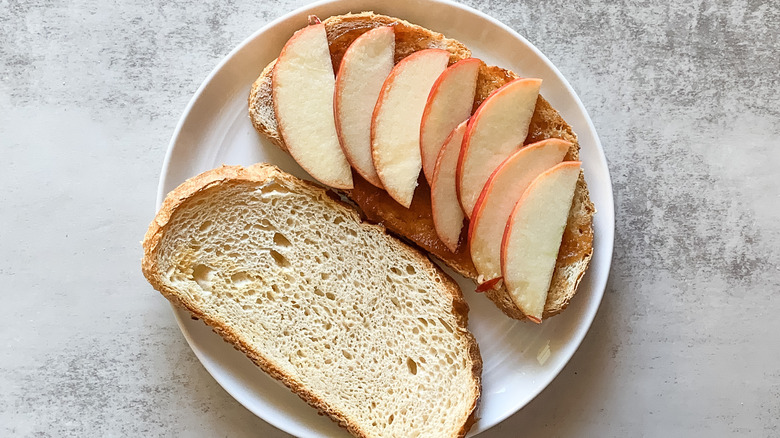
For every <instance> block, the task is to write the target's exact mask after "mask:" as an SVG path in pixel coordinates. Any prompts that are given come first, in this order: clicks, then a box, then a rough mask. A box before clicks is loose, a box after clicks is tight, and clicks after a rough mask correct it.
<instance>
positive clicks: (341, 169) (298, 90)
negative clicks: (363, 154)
mask: <svg viewBox="0 0 780 438" xmlns="http://www.w3.org/2000/svg"><path fill="white" fill-rule="evenodd" d="M318 21H319V20H316V19H315V20H312V19H311V18H310V22H314V23H316V22H318ZM272 74H273V78H272V81H273V85H272V87H271V92H272V95H273V102H274V111H275V112H276V121H277V123H278V125H279V132H280V133H281V135H282V138H283V139H284V143H285V145H287V150H288V151H289V152H290V155H292V157H293V159H295V161H296V162H297V163H298V164H299V165H300V166H301V167H302V168H303V169H304V170H306V171H307V172H309V174H310V175H311V176H312V177H314V178H315V179H316V180H318V181H320V182H321V183H323V184H326V185H329V186H331V187H335V188H339V189H351V188H352V169H351V168H350V166H349V162H347V158H346V157H345V156H344V152H343V151H342V149H341V145H340V144H339V140H338V135H337V134H336V122H335V119H334V116H333V91H334V88H335V82H336V79H335V76H334V74H333V64H332V62H331V58H330V51H329V50H328V38H327V35H326V33H325V25H323V24H322V23H318V24H311V25H309V26H307V27H305V28H303V29H301V30H299V31H297V32H295V34H293V36H292V38H290V39H289V40H288V41H287V43H286V44H285V45H284V48H283V49H282V52H281V53H280V54H279V58H278V59H277V60H276V64H275V65H274V69H273V73H272Z"/></svg>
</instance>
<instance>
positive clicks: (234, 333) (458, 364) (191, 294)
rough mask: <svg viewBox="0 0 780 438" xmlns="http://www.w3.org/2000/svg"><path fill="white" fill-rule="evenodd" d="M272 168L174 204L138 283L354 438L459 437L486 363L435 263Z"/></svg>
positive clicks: (161, 219) (153, 234)
mask: <svg viewBox="0 0 780 438" xmlns="http://www.w3.org/2000/svg"><path fill="white" fill-rule="evenodd" d="M329 195H330V194H329V193H328V192H326V191H325V190H324V189H322V188H320V187H319V186H316V185H314V184H312V183H308V182H304V181H301V180H299V179H297V178H295V177H293V176H291V175H288V174H286V173H284V172H282V171H280V170H279V169H277V168H276V167H274V166H271V165H268V164H256V165H254V166H251V167H248V168H242V167H239V166H234V167H227V166H223V167H221V168H218V169H214V170H211V171H208V172H205V173H203V174H201V175H198V176H196V177H194V178H192V179H190V180H188V181H186V182H185V183H183V184H182V185H181V186H179V187H178V188H176V189H175V190H173V191H172V192H171V193H170V194H168V196H167V198H166V199H165V202H164V203H163V205H162V207H161V209H160V211H159V213H158V214H157V217H156V218H155V219H154V221H153V222H152V224H151V225H150V226H149V230H148V231H147V233H146V236H145V238H144V242H143V247H144V258H143V272H144V275H145V276H146V278H147V279H148V280H149V282H150V283H151V284H152V285H153V286H154V287H155V289H157V290H159V291H160V292H162V294H163V295H165V297H166V298H168V299H169V300H170V301H171V302H172V303H174V304H176V305H178V306H180V307H183V308H184V309H186V310H188V311H189V312H190V313H191V314H192V316H193V317H195V318H198V319H201V320H203V321H204V322H205V323H206V324H208V325H209V326H211V327H212V328H213V330H214V331H215V332H216V333H218V334H220V335H221V336H222V337H223V338H224V339H225V340H226V341H227V342H229V343H231V344H233V345H234V346H235V347H236V348H237V349H239V350H240V351H243V352H244V353H245V354H246V355H247V356H248V357H249V358H250V359H251V360H252V361H253V362H254V363H255V364H257V366H259V367H260V368H262V369H263V370H264V371H266V372H267V373H268V374H270V375H271V376H273V377H275V378H277V379H279V380H280V381H281V382H282V383H284V384H285V385H287V386H288V387H289V388H290V389H292V390H293V391H294V392H295V393H296V394H298V395H299V396H300V397H301V398H302V399H303V400H305V401H306V402H308V403H309V404H310V405H312V406H313V407H315V408H317V409H318V410H319V411H320V412H322V413H324V414H327V415H329V416H330V417H331V418H332V419H333V420H335V421H337V422H338V423H339V424H340V425H341V426H343V427H345V428H347V429H348V430H349V431H350V432H351V433H352V434H354V435H355V436H359V437H377V436H442V437H456V436H464V435H465V433H466V432H467V431H468V429H469V427H470V426H471V424H472V423H473V417H472V414H473V412H474V409H475V407H476V404H477V400H478V398H479V395H480V390H481V387H480V384H481V372H482V361H481V358H480V354H479V349H478V347H477V344H476V341H475V340H474V337H473V336H472V335H471V333H469V331H468V330H467V329H466V325H467V312H468V305H467V304H466V302H465V301H464V299H463V296H462V294H461V292H460V289H459V288H458V286H457V285H456V283H455V282H454V281H453V280H452V279H451V278H449V277H448V276H447V275H446V274H444V273H443V272H442V271H441V270H440V269H439V268H438V267H437V266H436V265H435V264H433V263H432V262H431V261H430V260H429V259H428V258H427V257H425V256H424V255H423V254H421V253H420V252H419V251H417V250H416V249H413V248H411V247H409V246H407V245H405V244H403V243H401V242H400V241H398V240H397V239H395V238H394V237H392V236H389V235H387V234H386V233H385V230H384V228H382V227H381V226H378V225H371V224H367V223H363V222H361V220H360V217H359V216H358V214H357V213H356V212H355V210H354V209H353V208H352V207H349V206H347V205H345V204H343V203H341V202H339V201H335V200H334V199H333V198H332V197H331V196H329Z"/></svg>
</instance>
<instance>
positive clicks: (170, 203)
mask: <svg viewBox="0 0 780 438" xmlns="http://www.w3.org/2000/svg"><path fill="white" fill-rule="evenodd" d="M270 178H274V179H276V180H281V181H288V182H292V183H294V184H296V185H299V186H302V187H305V189H307V190H312V191H320V192H322V193H323V194H327V192H326V190H325V189H324V188H322V187H320V186H319V185H317V184H314V183H311V182H308V181H303V180H299V179H298V178H295V177H294V176H292V175H289V174H287V173H285V172H283V171H281V170H279V169H278V168H277V167H275V166H273V165H270V164H266V163H258V164H255V165H252V166H250V167H247V168H243V167H241V166H222V167H219V168H217V169H212V170H210V171H207V172H204V173H202V174H200V175H197V176H195V177H193V178H190V179H188V180H187V181H185V182H184V183H182V184H181V185H180V186H178V187H177V188H176V189H174V190H173V191H171V192H170V193H169V194H168V196H166V198H165V200H164V202H163V204H162V206H161V207H160V210H159V212H158V213H157V215H156V216H155V218H154V220H153V221H152V223H151V224H150V225H149V229H148V230H147V232H146V234H145V236H144V240H143V250H144V257H143V260H142V263H141V266H142V271H143V274H144V276H145V277H146V279H147V280H148V281H149V283H150V284H151V285H152V286H153V287H154V288H155V289H157V290H158V291H160V293H162V294H163V295H164V296H165V297H166V298H167V299H168V300H169V301H170V302H171V303H173V304H174V305H176V306H178V307H180V308H183V309H185V310H187V311H189V312H190V314H191V316H192V317H193V318H196V319H200V320H201V321H203V322H204V323H206V324H207V325H208V326H210V327H211V328H212V329H213V330H214V332H215V333H217V334H219V335H220V336H222V338H223V339H224V340H225V341H226V342H228V343H230V344H231V345H233V346H234V347H235V348H236V349H238V350H239V351H241V352H243V353H244V354H245V355H246V356H247V357H248V358H249V359H250V360H252V362H254V363H255V364H256V365H257V366H258V367H260V369H262V370H263V371H265V372H266V373H268V374H269V375H270V376H271V377H274V378H275V379H278V380H279V381H280V382H282V383H283V384H284V385H285V386H287V387H288V388H290V390H292V391H293V392H294V393H295V394H297V395H298V396H299V397H300V398H301V399H303V400H304V401H305V402H306V403H308V404H309V405H311V406H312V407H314V408H316V409H317V410H318V411H319V412H321V413H322V414H324V415H328V416H329V417H331V418H332V419H333V420H334V421H335V422H337V423H338V424H339V425H340V426H342V427H344V428H346V429H347V430H348V431H349V432H350V433H352V434H353V435H355V436H357V437H364V436H366V433H365V432H364V431H362V430H361V429H360V425H359V424H356V423H354V422H352V421H350V419H349V418H347V417H346V416H345V415H344V414H343V413H342V412H340V411H338V410H335V409H333V408H331V407H330V406H329V405H328V403H327V402H326V401H325V400H323V399H321V398H320V397H318V396H317V394H314V393H312V392H311V391H309V390H308V389H307V388H306V387H304V386H303V385H301V384H300V383H299V382H298V381H296V380H295V379H293V378H292V377H291V376H289V375H287V374H285V373H284V372H282V371H281V370H280V369H278V368H276V367H275V366H274V365H273V364H272V363H271V362H270V361H268V360H267V359H266V358H265V357H264V356H263V355H262V352H258V351H255V350H253V349H252V348H251V347H250V343H249V342H248V341H247V340H245V339H244V338H243V337H242V336H241V334H240V333H238V332H237V331H235V330H233V328H232V327H230V326H226V325H224V324H222V323H221V322H220V321H217V320H216V319H214V318H212V317H211V316H210V315H208V314H206V313H204V312H202V311H201V310H200V308H199V307H198V305H197V304H196V303H194V302H192V301H190V300H188V299H187V298H186V297H185V296H183V295H181V294H180V293H178V291H176V290H174V289H173V288H170V287H169V286H167V285H166V283H165V282H164V281H163V279H162V277H161V275H162V273H161V272H160V269H159V264H158V257H159V253H158V251H159V250H160V248H159V245H160V242H161V239H162V237H163V235H164V234H165V232H166V230H167V227H168V225H169V223H170V221H171V218H172V217H173V215H174V214H175V212H176V211H177V210H178V209H180V208H182V207H183V206H185V205H186V203H187V202H188V201H190V200H192V199H193V198H195V197H197V196H198V194H199V193H202V192H204V191H206V190H209V189H211V188H214V187H217V186H219V185H221V184H233V185H235V184H242V183H251V184H254V183H262V182H264V181H267V180H268V179H270ZM322 198H323V202H326V203H329V204H330V205H331V206H333V207H334V208H344V209H348V210H349V211H350V213H351V214H352V216H353V217H354V219H355V220H356V221H358V222H360V215H359V214H358V212H357V211H355V209H354V208H353V207H351V206H349V205H347V204H345V203H343V202H341V201H339V200H335V199H333V198H332V197H330V196H327V197H322ZM363 226H364V227H367V228H378V229H381V230H383V231H384V228H383V227H382V226H380V225H373V224H368V223H363ZM398 244H399V245H400V246H401V247H404V248H405V249H407V250H408V252H409V254H410V255H411V256H412V257H413V258H415V259H416V260H417V261H418V263H420V264H421V265H422V266H424V267H425V268H426V269H428V270H429V271H430V272H432V274H433V275H435V276H437V277H438V278H440V279H441V283H440V284H441V286H442V290H443V291H446V293H447V294H449V295H450V296H451V298H452V309H453V310H452V311H453V314H454V315H455V317H456V320H457V322H458V329H459V332H460V333H461V335H462V336H464V337H465V338H466V339H467V341H468V344H469V356H470V357H471V359H472V374H473V380H474V382H475V388H474V390H475V398H474V403H473V404H472V406H471V409H470V410H469V411H468V412H465V413H464V420H463V421H464V423H466V424H467V425H468V426H469V427H470V425H471V423H469V420H468V419H469V418H471V416H472V415H473V413H474V412H475V408H476V405H477V402H478V400H479V397H480V394H481V388H482V386H481V382H482V358H481V356H480V354H479V346H478V345H477V341H476V339H475V338H474V336H473V335H472V334H471V333H470V332H469V331H468V328H467V326H468V311H469V307H468V304H467V303H466V300H465V299H464V297H463V294H462V292H461V290H460V288H459V287H458V285H457V283H456V282H455V281H454V280H453V279H452V278H451V277H450V276H448V275H447V274H446V273H445V272H444V271H442V270H441V269H440V268H439V267H438V266H436V265H435V264H434V263H432V262H431V261H430V259H428V257H426V256H425V255H424V254H423V253H422V252H420V250H418V249H417V248H414V247H410V246H407V245H405V244H403V243H401V242H398ZM467 431H468V428H465V426H464V429H463V430H462V431H461V432H462V433H460V434H459V435H458V436H464V435H465V433H466V432H467Z"/></svg>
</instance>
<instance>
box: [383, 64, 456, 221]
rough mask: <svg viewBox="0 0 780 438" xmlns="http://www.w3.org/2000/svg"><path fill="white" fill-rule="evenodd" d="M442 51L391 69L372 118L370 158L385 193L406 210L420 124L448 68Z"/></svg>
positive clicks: (417, 167) (417, 162) (417, 157)
mask: <svg viewBox="0 0 780 438" xmlns="http://www.w3.org/2000/svg"><path fill="white" fill-rule="evenodd" d="M449 59H450V53H449V52H448V51H446V50H442V49H425V50H420V51H418V52H414V53H412V54H411V55H409V56H407V57H406V58H404V59H402V60H401V61H400V62H398V64H396V65H395V67H393V70H392V71H391V72H390V75H389V76H388V77H387V79H386V80H385V82H384V84H382V90H381V91H380V92H379V98H378V100H377V102H376V106H375V107H374V113H373V115H372V117H371V154H372V157H373V160H374V168H375V169H376V172H377V175H379V180H380V181H381V182H382V185H383V186H384V188H385V190H386V191H387V193H388V194H389V195H390V197H392V198H393V199H395V200H396V201H397V202H398V203H399V204H401V205H403V206H404V207H406V208H409V206H410V205H411V203H412V197H413V196H414V189H415V188H416V187H417V178H418V177H419V175H420V169H421V168H422V160H421V157H420V123H421V121H422V114H423V110H424V109H425V102H426V101H427V99H428V94H429V93H430V91H431V87H433V83H434V82H435V81H436V78H438V77H439V75H440V74H441V72H443V71H444V69H445V68H447V63H448V62H449Z"/></svg>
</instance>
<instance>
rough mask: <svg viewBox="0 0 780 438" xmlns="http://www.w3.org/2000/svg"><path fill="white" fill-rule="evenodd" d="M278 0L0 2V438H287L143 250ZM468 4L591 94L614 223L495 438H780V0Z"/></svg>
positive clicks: (482, 0)
mask: <svg viewBox="0 0 780 438" xmlns="http://www.w3.org/2000/svg"><path fill="white" fill-rule="evenodd" d="M269 3H270V2H258V1H247V0H222V1H214V0H206V1H203V2H200V1H191V2H183V1H173V2H169V1H131V2H103V1H98V0H77V1H73V2H70V1H68V2H66V1H45V0H41V1H32V0H30V1H9V0H0V146H1V147H2V149H0V150H1V151H2V156H1V157H0V163H1V164H0V187H2V189H0V281H2V283H1V286H2V291H1V292H0V293H1V294H2V295H0V345H2V347H1V348H0V436H65V435H72V436H111V435H113V436H172V435H183V436H230V437H241V436H285V434H283V433H281V432H279V431H278V430H276V429H274V428H273V427H271V426H269V425H267V424H266V423H264V422H263V421H262V420H260V419H258V418H257V417H255V416H254V415H252V414H251V413H250V412H249V411H247V410H246V409H244V408H243V407H242V406H240V405H239V404H238V403H237V402H235V401H234V400H233V399H232V398H231V397H230V396H229V395H228V394H226V393H225V392H224V391H223V390H222V389H221V388H220V387H219V386H218V385H217V384H216V383H215V382H214V381H213V380H212V379H211V377H210V376H209V375H208V374H207V373H206V371H205V370H204V369H203V367H202V366H201V365H200V363H199V362H198V361H197V359H196V358H195V356H194V355H193V354H192V352H191V350H190V349H189V347H188V346H187V344H186V342H185V340H184V338H183V337H182V336H181V334H180V332H179V329H178V328H177V326H176V324H175V322H174V320H173V318H172V317H171V312H170V309H169V308H168V306H167V305H166V302H165V301H164V300H163V298H162V297H160V296H159V295H158V294H157V293H156V292H155V291H153V290H152V289H151V288H150V287H149V286H148V285H147V284H146V282H145V280H144V279H143V277H142V276H141V273H140V269H139V259H140V255H141V254H140V247H139V243H138V242H139V240H140V239H141V236H142V235H143V232H144V230H145V228H146V226H147V224H148V222H149V220H150V218H151V217H152V215H153V213H154V197H155V193H156V189H157V179H158V175H159V171H160V166H161V163H162V159H163V156H164V153H165V150H166V147H167V144H168V141H169V139H170V137H171V134H172V132H173V128H174V126H175V125H176V122H177V120H178V118H179V116H180V114H181V112H182V110H183V109H184V107H185V105H186V104H187V102H188V101H189V99H190V97H191V96H192V94H193V93H194V91H195V90H196V89H197V87H198V85H199V84H200V83H201V82H202V81H203V79H204V78H205V77H206V75H207V74H208V73H209V72H210V71H211V69H212V68H213V67H214V66H215V65H216V64H217V62H218V61H219V60H220V59H221V58H222V57H223V56H224V55H226V54H227V53H228V52H229V51H230V50H231V49H232V48H233V47H234V46H235V45H236V44H238V43H239V42H240V41H242V40H243V39H244V38H245V37H247V36H248V35H249V34H251V33H252V32H253V31H255V30H256V29H258V28H260V27H261V26H263V25H264V24H266V23H268V22H269V21H271V20H272V19H274V18H276V17H278V16H280V15H282V14H283V13H286V12H288V11H290V10H292V9H294V8H297V7H299V6H301V5H303V4H305V3H307V2H306V1H303V0H284V1H281V2H279V4H278V5H271V4H269ZM466 3H467V4H469V5H470V6H473V7H475V8H477V9H479V10H481V11H483V12H485V13H487V14H490V15H492V16H493V17H496V18H498V19H500V20H501V21H503V22H504V23H506V24H507V25H509V26H511V27H512V28H513V29H515V30H517V31H518V32H519V33H521V34H523V35H525V36H526V37H527V38H528V39H529V40H530V41H531V42H533V43H534V44H535V45H536V46H537V47H538V48H539V49H540V50H541V51H542V52H544V53H545V54H546V55H547V56H548V57H549V58H550V59H551V60H552V62H553V63H554V64H555V65H557V66H558V68H559V69H560V70H561V71H562V72H563V74H564V76H566V77H567V78H568V80H569V81H570V82H571V84H572V85H573V87H574V89H575V90H576V91H577V92H578V93H579V95H580V97H581V98H582V100H583V102H584V104H585V107H586V108H587V109H588V110H589V112H590V115H591V117H592V118H593V122H594V124H595V126H596V129H597V131H598V133H599V134H600V136H601V140H602V142H603V144H604V149H605V152H606V156H607V159H608V161H609V165H610V170H611V172H612V178H613V182H614V190H615V201H616V214H617V223H616V242H615V254H614V260H613V269H612V273H611V277H610V281H609V285H608V288H607V292H606V295H605V297H604V302H603V305H602V307H601V310H600V311H599V313H598V316H597V319H596V321H595V323H594V324H593V328H592V330H591V331H590V333H589V334H588V336H587V338H586V339H585V341H584V343H583V344H582V347H581V348H580V349H579V351H578V352H577V353H576V354H575V355H574V358H573V359H572V361H571V363H570V364H569V365H568V366H567V367H566V368H565V369H564V370H563V372H562V373H561V375H560V376H559V377H558V378H557V379H556V380H555V381H554V382H553V383H552V384H551V385H550V386H549V388H548V389H547V390H545V391H544V392H543V393H542V394H541V395H540V396H539V397H537V399H536V400H534V401H533V402H532V403H531V404H530V405H528V406H527V407H526V408H525V409H523V410H522V411H520V412H519V413H518V414H516V415H514V416H513V417H511V418H510V419H508V420H507V421H505V422H504V423H503V424H501V425H499V426H497V427H496V428H494V429H492V430H491V431H489V432H487V433H485V434H484V436H485V437H498V436H515V435H517V434H519V433H521V432H522V433H523V434H527V435H528V436H533V435H536V436H540V435H542V434H545V435H553V436H642V435H645V436H667V435H672V436H674V435H677V436H679V435H689V436H691V435H699V436H727V435H735V436H740V435H750V436H778V435H780V429H778V422H780V420H778V417H780V360H779V358H780V318H778V313H779V311H780V298H778V293H779V292H780V271H779V269H780V267H779V264H780V225H778V218H780V214H779V213H780V207H778V204H780V197H779V195H778V193H780V191H779V190H778V188H777V184H778V181H779V180H780V179H779V178H778V176H777V171H776V168H777V166H778V164H779V163H780V144H779V142H778V138H779V137H780V127H779V126H780V93H779V92H778V90H779V89H780V87H779V86H780V84H779V83H778V67H780V61H779V59H780V49H778V48H779V47H780V36H779V35H780V33H779V31H778V23H780V5H779V4H778V2H776V1H773V0H768V1H751V0H742V1H699V0H695V1H681V2H674V3H675V4H674V5H673V6H669V5H662V4H659V3H661V2H650V1H639V2H629V1H622V2H604V1H595V2H586V1H563V0H558V1H552V2H539V1H525V2H513V1H488V0H476V1H475V0H469V1H467V2H466ZM106 187H111V189H106Z"/></svg>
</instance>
